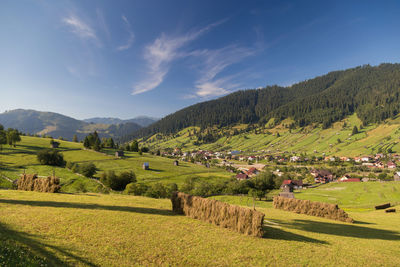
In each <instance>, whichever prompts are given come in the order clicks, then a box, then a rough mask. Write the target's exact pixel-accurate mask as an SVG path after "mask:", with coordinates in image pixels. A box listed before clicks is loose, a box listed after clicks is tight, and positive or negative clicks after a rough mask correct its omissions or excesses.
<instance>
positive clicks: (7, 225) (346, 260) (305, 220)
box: [0, 190, 400, 266]
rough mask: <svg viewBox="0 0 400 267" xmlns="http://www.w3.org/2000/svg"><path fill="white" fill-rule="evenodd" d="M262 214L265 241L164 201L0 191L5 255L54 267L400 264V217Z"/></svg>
mask: <svg viewBox="0 0 400 267" xmlns="http://www.w3.org/2000/svg"><path fill="white" fill-rule="evenodd" d="M237 198H238V199H239V197H237ZM257 205H258V203H257ZM397 208H398V209H399V208H400V207H399V206H397ZM258 210H260V211H262V212H264V213H265V214H266V216H265V222H266V225H265V235H264V237H263V238H254V237H249V236H245V235H242V234H239V233H236V232H234V231H232V230H228V229H224V228H221V227H218V226H214V225H211V224H208V223H206V222H203V221H200V220H195V219H191V218H188V217H186V216H181V215H175V214H173V213H172V212H171V202H170V201H169V200H167V199H162V200H157V199H149V198H145V197H133V196H123V195H114V194H111V195H98V194H48V193H38V192H20V191H11V190H0V240H2V241H4V242H1V243H0V251H4V247H5V246H11V247H13V248H20V247H22V248H23V250H19V249H17V250H16V251H18V252H19V251H22V252H26V253H19V254H18V253H17V254H15V253H14V254H13V253H9V254H7V255H10V257H19V256H20V257H25V258H24V262H40V261H43V260H44V259H43V258H45V261H47V262H48V263H49V265H57V266H62V265H72V266H159V265H173V266H265V265H272V266H284V265H291V266H293V265H295V266H303V265H311V266H339V265H340V266H399V265H400V242H399V241H400V229H399V225H400V213H395V214H385V213H384V211H369V212H349V215H350V216H351V217H353V218H354V219H355V220H356V222H355V223H354V224H347V223H342V222H337V221H332V220H327V219H323V218H317V217H311V216H306V215H301V214H295V213H291V212H286V211H282V210H276V209H273V208H272V207H271V202H264V203H263V207H262V208H261V207H259V208H258ZM22 214H23V216H21V215H22ZM14 251H15V250H14ZM21 254H23V256H21ZM3 256H4V255H3ZM34 256H35V257H39V258H33V257H34ZM1 260H3V261H4V257H3V258H1V257H0V265H2V264H1Z"/></svg>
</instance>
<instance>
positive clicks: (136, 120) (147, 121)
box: [83, 116, 158, 127]
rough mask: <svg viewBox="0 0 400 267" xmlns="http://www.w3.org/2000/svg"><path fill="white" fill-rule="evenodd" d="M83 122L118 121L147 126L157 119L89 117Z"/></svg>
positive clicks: (105, 122) (113, 122) (107, 122)
mask: <svg viewBox="0 0 400 267" xmlns="http://www.w3.org/2000/svg"><path fill="white" fill-rule="evenodd" d="M83 121H84V122H88V123H97V124H120V123H127V122H132V123H136V124H139V125H140V126H142V127H147V126H149V125H150V124H153V123H155V122H156V121H158V119H157V118H152V117H147V116H138V117H135V118H133V119H128V120H121V119H118V118H99V117H96V118H89V119H84V120H83Z"/></svg>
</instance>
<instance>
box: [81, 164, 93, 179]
mask: <svg viewBox="0 0 400 267" xmlns="http://www.w3.org/2000/svg"><path fill="white" fill-rule="evenodd" d="M96 172H97V169H96V165H94V164H93V163H91V162H90V163H84V164H82V165H81V166H80V167H79V173H80V174H82V175H84V176H86V177H93V175H95V174H96Z"/></svg>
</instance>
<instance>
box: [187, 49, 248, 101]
mask: <svg viewBox="0 0 400 267" xmlns="http://www.w3.org/2000/svg"><path fill="white" fill-rule="evenodd" d="M254 53H255V51H254V50H253V49H249V48H245V47H239V46H236V45H230V46H227V47H224V48H221V49H216V50H202V51H195V52H193V53H192V54H193V55H196V56H200V57H203V61H204V63H203V66H202V69H203V71H201V73H202V75H201V77H200V78H199V79H198V80H197V81H196V82H195V87H196V88H197V91H196V95H197V96H199V97H209V96H220V95H224V94H227V93H229V89H232V88H235V86H236V85H235V84H232V83H231V79H232V78H233V77H234V76H228V77H223V78H218V79H216V76H217V75H219V74H220V73H221V72H223V71H224V70H225V69H226V68H227V67H229V66H231V65H233V64H235V63H238V62H239V61H241V60H243V59H244V58H246V57H248V56H251V55H253V54H254Z"/></svg>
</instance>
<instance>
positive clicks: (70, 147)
mask: <svg viewBox="0 0 400 267" xmlns="http://www.w3.org/2000/svg"><path fill="white" fill-rule="evenodd" d="M21 138H22V141H21V142H20V143H18V144H17V147H15V148H14V147H9V146H3V150H2V151H1V152H0V188H1V187H6V188H7V187H11V184H10V183H9V182H8V181H7V180H6V179H4V178H3V176H6V177H8V178H9V179H11V180H15V179H18V178H19V176H20V174H21V173H23V172H24V170H25V172H26V173H36V174H38V175H40V176H48V175H51V174H52V173H53V171H55V173H56V176H57V177H60V178H61V191H62V192H71V193H74V192H86V191H88V192H99V191H102V186H100V185H99V184H98V183H97V182H96V181H95V180H93V179H88V178H85V177H82V176H80V175H78V174H75V173H73V172H72V171H71V170H69V169H67V168H63V167H53V166H46V165H40V164H39V163H38V161H37V158H36V153H37V152H38V151H40V150H42V149H45V148H49V147H50V143H49V142H50V139H49V138H38V137H30V136H22V137H21ZM57 141H58V142H60V147H59V148H58V151H60V152H61V153H62V154H63V156H64V159H65V160H66V161H69V162H73V163H78V164H82V163H86V162H92V163H94V164H95V165H96V167H97V175H95V177H96V178H99V177H100V174H101V173H102V172H105V171H110V170H112V171H115V172H116V173H120V172H122V171H134V172H135V174H136V177H137V180H138V182H140V183H144V184H153V183H156V182H160V183H163V184H169V183H176V184H177V185H181V184H182V183H183V182H184V181H185V179H186V178H193V177H200V178H202V179H203V180H207V181H218V180H220V179H225V180H226V179H229V178H230V177H231V176H232V174H231V173H229V172H227V171H225V170H224V169H220V168H215V167H211V168H206V167H204V166H200V165H197V164H192V163H189V162H181V163H180V164H179V166H174V165H173V162H174V160H173V159H169V158H164V157H158V156H153V155H151V154H148V153H143V155H140V154H139V153H137V152H125V157H124V158H115V156H114V155H115V150H112V149H104V150H102V153H100V152H95V151H92V150H85V149H84V148H83V145H82V144H81V143H74V142H67V141H61V140H57ZM144 162H148V163H149V164H150V170H147V171H146V170H143V169H142V164H143V163H144Z"/></svg>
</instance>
